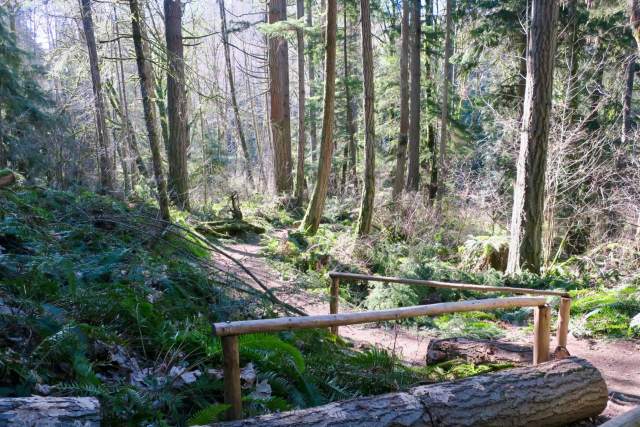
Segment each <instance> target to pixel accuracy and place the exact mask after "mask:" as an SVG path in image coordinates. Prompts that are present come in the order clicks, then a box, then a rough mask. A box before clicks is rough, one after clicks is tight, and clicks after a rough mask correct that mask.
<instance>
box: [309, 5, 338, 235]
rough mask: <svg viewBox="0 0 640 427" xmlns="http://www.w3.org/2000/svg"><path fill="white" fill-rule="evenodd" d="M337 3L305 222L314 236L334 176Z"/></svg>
mask: <svg viewBox="0 0 640 427" xmlns="http://www.w3.org/2000/svg"><path fill="white" fill-rule="evenodd" d="M336 3H337V2H336V0H328V1H327V15H326V16H327V27H326V28H327V29H326V34H325V41H326V43H325V60H324V67H325V70H324V74H325V76H324V110H323V112H322V133H321V136H320V156H319V158H318V173H317V179H316V185H315V187H314V189H313V195H312V197H311V201H310V202H309V206H308V207H307V212H306V214H305V216H304V220H303V221H302V226H301V228H302V230H303V231H306V232H307V233H308V234H311V235H313V234H315V233H316V232H317V231H318V227H319V226H320V218H321V217H322V212H323V211H324V204H325V199H326V197H327V190H328V186H329V175H330V174H331V158H332V156H333V121H334V116H333V113H334V108H335V92H336V27H337V22H336V21H337V16H336V15H337V9H338V7H337V4H336Z"/></svg>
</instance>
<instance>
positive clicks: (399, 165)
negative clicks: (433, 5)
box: [392, 0, 410, 200]
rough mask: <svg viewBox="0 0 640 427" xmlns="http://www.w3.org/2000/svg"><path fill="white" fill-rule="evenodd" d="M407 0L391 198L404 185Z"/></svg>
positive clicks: (407, 114)
mask: <svg viewBox="0 0 640 427" xmlns="http://www.w3.org/2000/svg"><path fill="white" fill-rule="evenodd" d="M409 1H410V0H402V24H401V26H400V33H401V37H402V41H401V46H400V133H399V134H398V147H397V148H396V174H395V177H394V179H393V191H392V196H393V199H394V200H395V199H397V198H398V196H400V194H401V193H402V188H403V186H404V170H405V168H406V163H407V130H408V129H409Z"/></svg>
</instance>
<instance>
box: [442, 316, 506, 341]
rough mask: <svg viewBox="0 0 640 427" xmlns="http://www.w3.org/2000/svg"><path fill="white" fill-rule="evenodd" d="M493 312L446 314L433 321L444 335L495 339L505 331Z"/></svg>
mask: <svg viewBox="0 0 640 427" xmlns="http://www.w3.org/2000/svg"><path fill="white" fill-rule="evenodd" d="M494 320H496V318H495V316H494V315H493V314H491V313H484V312H470V313H454V314H445V315H442V316H438V317H436V318H435V319H434V320H433V322H434V324H435V325H436V327H437V328H438V329H439V333H440V334H441V335H442V336H443V337H469V338H478V339H495V338H500V337H502V336H503V335H504V332H503V331H502V329H500V327H498V326H497V325H496V324H495V323H493V321H494Z"/></svg>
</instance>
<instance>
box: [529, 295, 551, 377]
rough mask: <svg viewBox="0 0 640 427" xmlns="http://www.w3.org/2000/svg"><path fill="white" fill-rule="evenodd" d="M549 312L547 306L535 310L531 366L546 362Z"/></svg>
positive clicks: (549, 325)
mask: <svg viewBox="0 0 640 427" xmlns="http://www.w3.org/2000/svg"><path fill="white" fill-rule="evenodd" d="M550 312H551V310H550V309H549V306H548V305H541V306H538V307H536V308H535V311H534V325H533V328H534V330H533V364H534V365H537V364H539V363H542V362H547V361H548V360H549V358H550V355H549V339H550V335H551V331H550V327H551V313H550Z"/></svg>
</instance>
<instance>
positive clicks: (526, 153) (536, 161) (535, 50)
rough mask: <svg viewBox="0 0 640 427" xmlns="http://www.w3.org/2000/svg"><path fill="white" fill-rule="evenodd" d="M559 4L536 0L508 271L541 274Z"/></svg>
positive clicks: (552, 1)
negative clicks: (546, 173)
mask: <svg viewBox="0 0 640 427" xmlns="http://www.w3.org/2000/svg"><path fill="white" fill-rule="evenodd" d="M557 20H558V5H557V3H556V0H533V2H532V5H531V30H530V37H529V55H528V59H527V90H526V92H525V103H524V110H523V115H522V128H521V131H520V155H519V157H518V175H517V180H516V184H515V189H514V201H513V213H512V218H511V241H510V245H509V260H508V263H507V271H508V272H511V273H513V272H517V271H520V270H521V269H526V270H529V271H531V272H533V273H539V272H540V264H541V254H542V222H543V212H544V188H545V169H546V162H547V146H548V137H549V116H550V114H551V102H552V88H553V66H554V61H553V58H554V53H555V44H556V23H557Z"/></svg>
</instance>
